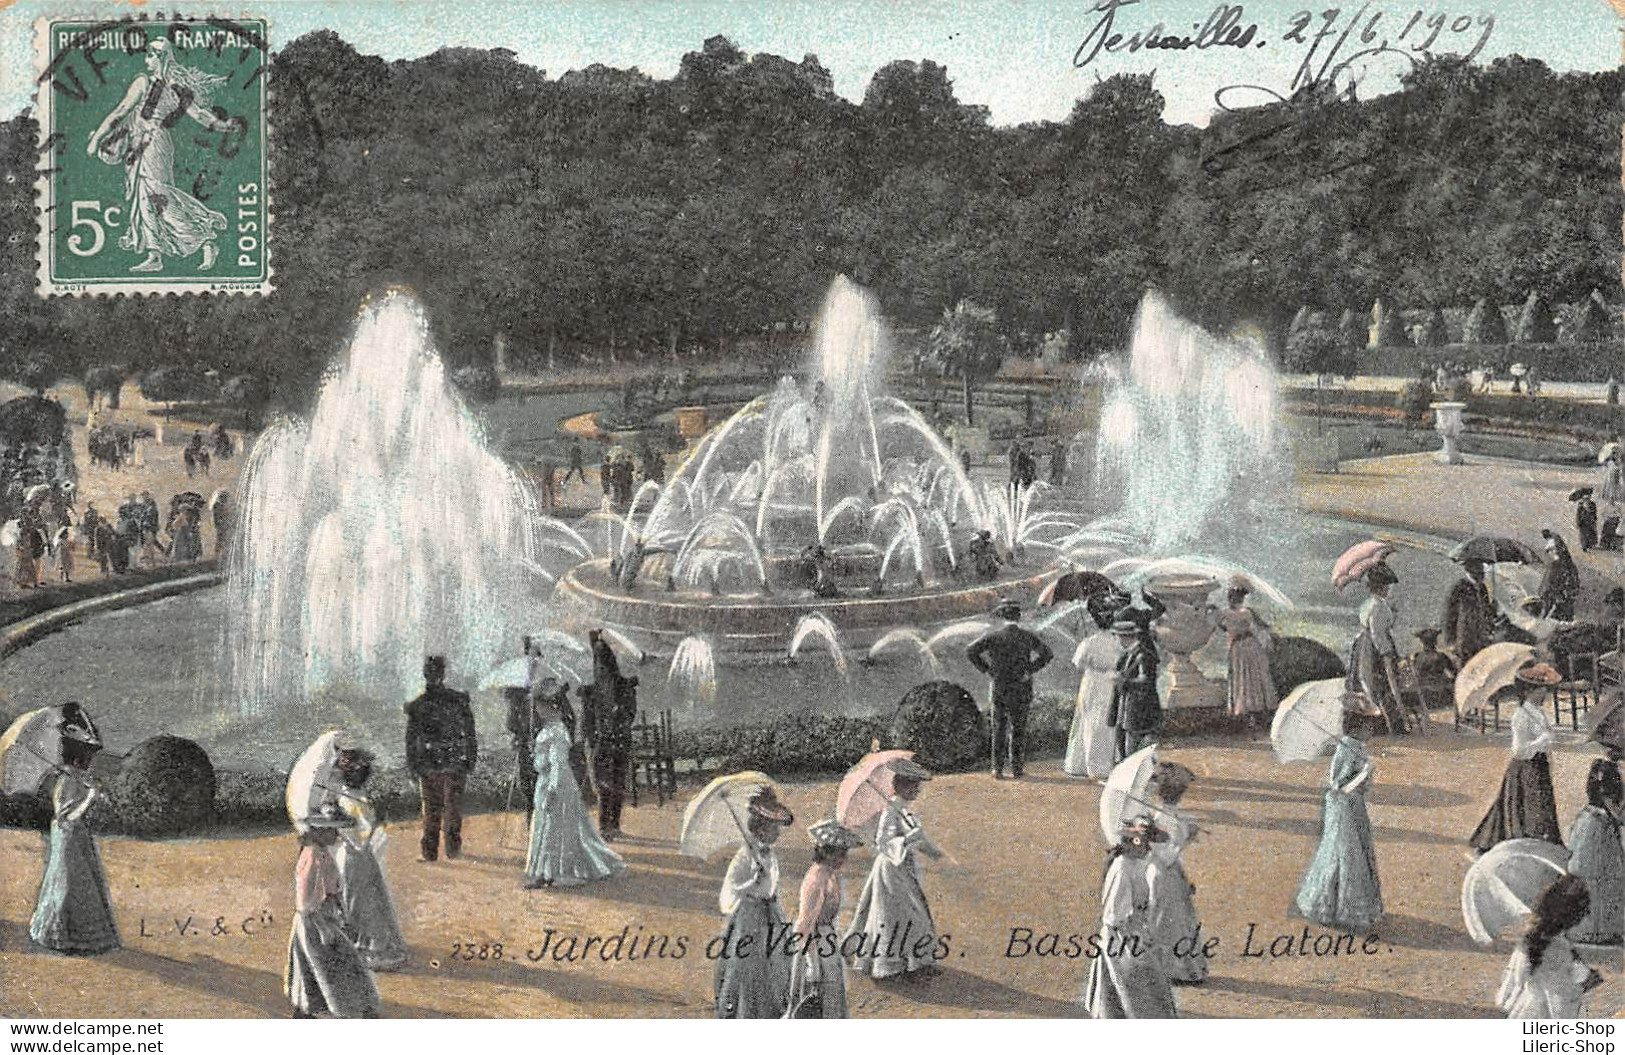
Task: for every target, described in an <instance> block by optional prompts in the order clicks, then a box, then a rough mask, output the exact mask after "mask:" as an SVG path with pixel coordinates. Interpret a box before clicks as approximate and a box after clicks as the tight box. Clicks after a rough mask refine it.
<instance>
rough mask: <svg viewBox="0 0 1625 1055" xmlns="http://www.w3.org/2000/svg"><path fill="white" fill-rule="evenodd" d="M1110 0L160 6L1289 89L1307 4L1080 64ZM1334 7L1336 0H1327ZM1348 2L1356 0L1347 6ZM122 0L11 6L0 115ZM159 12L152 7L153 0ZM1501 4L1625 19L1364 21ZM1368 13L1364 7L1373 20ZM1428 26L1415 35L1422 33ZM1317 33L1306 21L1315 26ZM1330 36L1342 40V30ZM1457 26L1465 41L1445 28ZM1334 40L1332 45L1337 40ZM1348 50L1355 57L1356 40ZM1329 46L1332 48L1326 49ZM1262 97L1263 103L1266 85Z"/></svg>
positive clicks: (1604, 47)
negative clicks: (58, 38)
mask: <svg viewBox="0 0 1625 1055" xmlns="http://www.w3.org/2000/svg"><path fill="white" fill-rule="evenodd" d="M1097 2H1098V0H1070V2H1066V0H999V2H994V0H961V2H959V3H947V2H941V0H822V2H818V0H682V2H679V0H670V2H662V0H543V2H535V3H518V2H509V3H503V2H492V0H486V2H466V0H465V2H456V0H399V2H386V0H370V2H359V0H349V2H334V0H320V2H317V0H270V2H261V3H255V2H252V0H247V2H244V0H234V2H233V3H231V4H229V5H221V4H219V3H214V2H211V3H205V4H201V5H199V4H189V3H185V2H180V3H177V2H174V0H170V2H166V3H164V4H163V5H162V10H164V11H166V12H169V11H179V12H183V13H184V12H187V11H197V12H199V13H203V12H210V13H219V12H220V11H222V10H223V9H224V8H226V7H229V8H231V9H232V10H233V11H239V12H242V13H247V14H256V15H258V14H262V13H263V14H265V15H267V16H268V17H269V18H270V19H271V25H272V42H273V47H280V46H281V45H282V44H286V43H287V42H288V41H290V40H292V39H294V38H295V37H297V36H299V35H300V34H303V33H306V32H308V31H310V30H312V29H319V28H324V27H326V28H331V29H334V30H336V31H337V32H338V33H339V34H340V35H341V36H343V37H344V38H345V39H346V40H348V41H349V42H350V43H352V44H354V45H355V46H356V47H357V48H358V49H359V50H360V51H362V52H363V53H367V54H376V55H382V56H383V57H385V58H387V59H401V58H415V57H417V56H420V55H425V54H428V53H430V52H432V51H435V50H436V49H438V48H441V47H445V46H448V45H452V46H466V47H506V48H511V49H513V50H514V51H516V52H518V54H519V57H520V59H521V60H523V61H525V62H527V63H530V64H532V65H535V66H538V67H540V68H542V69H545V70H546V71H547V73H548V76H550V77H558V76H559V75H560V74H563V73H564V72H566V71H567V70H571V69H577V68H580V67H582V66H586V65H589V64H591V63H594V62H602V63H605V64H607V65H610V66H622V67H624V66H637V67H638V68H639V69H642V70H643V71H644V72H646V73H649V74H652V75H654V76H657V77H669V76H671V75H672V74H673V73H675V72H676V70H677V64H678V62H679V60H680V59H681V58H682V56H683V54H684V53H685V52H687V51H694V50H698V49H699V47H700V44H701V42H702V41H703V40H704V39H705V38H706V37H709V36H712V35H714V34H717V33H721V34H723V35H725V36H727V37H729V38H730V39H731V40H733V42H734V43H735V44H736V45H738V46H739V47H740V48H742V49H743V50H745V51H746V52H770V53H773V54H778V55H783V56H785V57H786V58H790V59H792V60H799V59H800V58H801V57H802V55H803V54H805V53H808V52H812V53H815V54H817V55H818V57H819V59H820V60H821V61H822V62H823V64H824V65H825V66H826V67H828V68H829V70H830V71H831V73H832V74H833V75H834V77H835V88H836V90H837V91H838V92H839V93H840V94H842V95H844V96H846V97H847V98H851V99H859V98H861V97H862V94H863V89H864V87H865V86H866V85H867V84H868V82H869V78H870V77H871V76H872V75H873V74H874V72H875V70H877V69H878V68H880V67H881V66H883V65H884V64H885V63H887V62H889V61H891V60H893V59H923V58H929V59H933V60H935V61H937V62H940V63H943V64H945V65H946V66H947V67H948V73H949V76H950V77H951V78H952V79H953V81H954V83H955V89H956V91H957V93H958V95H959V98H960V99H961V100H963V101H965V102H971V103H980V104H982V105H985V106H987V107H989V108H990V109H991V111H992V115H993V120H994V122H995V123H997V124H1014V123H1018V122H1022V121H1030V120H1059V119H1061V118H1063V117H1065V116H1066V114H1067V113H1068V111H1070V109H1071V107H1072V103H1073V101H1074V100H1076V99H1077V98H1078V97H1079V96H1081V95H1083V94H1085V93H1086V92H1087V90H1088V86H1089V85H1090V84H1091V83H1093V81H1094V79H1095V76H1096V75H1097V73H1098V74H1099V75H1106V74H1110V73H1113V72H1118V71H1130V72H1144V71H1147V70H1151V69H1155V70H1156V71H1157V84H1158V86H1159V87H1160V88H1161V90H1162V92H1163V94H1164V95H1165V96H1167V98H1168V117H1169V119H1170V120H1173V121H1190V122H1196V123H1201V122H1203V121H1205V120H1206V118H1207V115H1208V114H1209V113H1210V112H1211V110H1212V107H1213V96H1214V92H1215V91H1216V90H1217V89H1219V88H1221V87H1223V86H1225V85H1230V84H1237V83H1248V84H1260V85H1264V86H1266V87H1269V88H1272V89H1274V90H1277V91H1280V92H1282V93H1285V92H1286V91H1287V90H1288V89H1289V86H1290V85H1291V83H1292V80H1293V75H1294V72H1295V71H1296V70H1297V69H1298V65H1299V63H1300V62H1301V61H1302V59H1303V58H1304V54H1305V52H1306V51H1307V45H1306V44H1297V43H1293V42H1289V41H1286V40H1284V39H1283V38H1284V37H1285V35H1286V32H1287V30H1288V28H1289V26H1290V24H1291V16H1292V15H1293V13H1294V12H1296V11H1299V10H1301V9H1302V7H1303V6H1305V4H1304V0H1254V2H1251V3H1246V4H1245V15H1244V19H1243V23H1242V24H1243V26H1245V25H1247V24H1249V23H1256V24H1257V25H1258V39H1262V40H1264V41H1265V46H1264V47H1256V46H1254V47H1248V48H1246V49H1244V50H1238V49H1235V48H1228V47H1219V48H1212V49H1209V50H1206V51H1195V50H1191V51H1140V52H1137V53H1134V54H1128V53H1126V52H1122V53H1118V54H1104V53H1103V54H1101V55H1100V56H1099V57H1098V58H1097V59H1096V60H1095V61H1094V62H1093V63H1092V64H1091V65H1090V66H1089V67H1088V68H1086V69H1082V70H1079V69H1074V68H1073V65H1072V63H1073V56H1074V53H1075V52H1076V51H1077V49H1078V46H1079V45H1080V44H1081V43H1082V42H1083V41H1084V39H1085V37H1087V36H1088V34H1089V31H1090V29H1091V28H1092V27H1093V26H1094V25H1095V23H1097V22H1098V21H1099V20H1100V18H1101V15H1100V14H1099V13H1097V12H1095V11H1094V10H1093V8H1094V7H1095V6H1096V3H1097ZM1214 6H1215V5H1214V3H1213V2H1212V0H1137V2H1135V3H1134V4H1133V6H1128V7H1124V8H1122V9H1121V10H1120V11H1119V12H1118V13H1117V16H1116V28H1117V30H1118V31H1119V32H1122V33H1124V34H1128V33H1132V32H1136V31H1141V30H1145V29H1148V28H1149V27H1151V26H1152V25H1153V24H1155V23H1156V22H1158V21H1161V22H1163V23H1165V24H1166V25H1167V26H1168V27H1169V29H1170V30H1172V31H1173V32H1176V33H1179V32H1182V33H1187V34H1188V33H1192V32H1194V29H1193V28H1192V27H1193V24H1194V23H1198V22H1202V21H1204V20H1206V19H1207V17H1208V15H1209V14H1210V13H1211V12H1212V11H1213V9H1214ZM1314 6H1315V9H1316V10H1317V11H1319V10H1323V9H1324V8H1326V7H1327V6H1329V4H1325V3H1317V4H1316V5H1314ZM1343 6H1344V8H1345V9H1346V10H1347V11H1349V12H1350V16H1352V14H1353V13H1354V12H1355V11H1358V10H1359V8H1360V5H1359V4H1356V3H1352V2H1350V3H1345V4H1344V5H1343ZM107 9H113V10H124V8H123V6H122V5H115V4H109V3H100V4H96V3H91V2H88V0H62V2H53V0H21V2H19V3H16V4H14V5H13V6H11V7H9V8H6V9H5V10H0V115H4V116H6V117H9V116H11V115H13V114H15V113H17V112H18V111H19V110H21V109H22V108H23V107H24V106H27V105H29V103H30V101H31V99H32V97H33V75H32V72H31V71H32V70H33V69H34V55H33V49H34V45H33V23H34V21H35V20H36V19H37V18H39V17H40V16H41V15H46V14H51V13H53V12H55V13H61V14H63V15H83V14H85V13H86V11H87V10H95V11H96V13H97V14H98V15H99V14H101V13H102V12H103V11H104V10H107ZM155 9H156V8H149V10H155ZM1417 10H1421V11H1422V12H1423V13H1424V14H1423V18H1424V19H1426V18H1427V17H1429V16H1432V15H1434V14H1438V13H1443V14H1445V15H1446V16H1447V17H1448V18H1449V19H1450V20H1451V21H1454V20H1455V19H1456V18H1457V17H1458V16H1462V15H1470V16H1479V15H1483V14H1493V15H1494V16H1495V18H1496V25H1495V26H1494V27H1493V30H1492V32H1491V34H1490V38H1489V41H1488V44H1487V46H1486V47H1485V49H1484V51H1483V52H1482V54H1481V55H1480V60H1481V61H1487V60H1488V59H1491V58H1494V57H1497V56H1501V55H1508V54H1521V55H1524V56H1527V57H1530V58H1539V59H1542V60H1544V61H1545V62H1546V63H1548V64H1549V65H1551V66H1552V67H1553V68H1555V69H1558V70H1604V69H1609V68H1612V67H1613V66H1615V65H1617V64H1618V63H1619V61H1620V29H1619V27H1620V22H1619V20H1618V18H1617V16H1616V15H1615V14H1614V13H1613V12H1612V10H1611V9H1610V8H1609V6H1608V4H1607V3H1606V2H1605V0H1563V2H1561V3H1551V2H1543V0H1478V2H1477V4H1476V6H1466V5H1463V6H1460V7H1451V6H1439V5H1438V4H1435V3H1432V2H1430V0H1424V2H1421V3H1418V2H1414V0H1413V2H1410V3H1404V2H1390V3H1372V4H1370V5H1368V7H1367V15H1366V18H1367V19H1369V17H1370V14H1371V13H1373V12H1381V13H1382V19H1381V20H1380V22H1379V25H1378V27H1377V28H1378V30H1379V36H1382V35H1391V36H1397V35H1398V33H1399V31H1400V30H1401V29H1403V28H1404V26H1405V24H1406V22H1407V21H1409V20H1410V18H1411V16H1412V14H1413V13H1415V12H1416V11H1417ZM1364 24H1365V20H1362V22H1361V25H1362V26H1363V25H1364ZM1427 32H1428V31H1427V29H1426V25H1425V22H1424V23H1420V24H1418V25H1417V26H1416V27H1415V28H1414V29H1413V31H1412V34H1411V35H1410V36H1409V37H1408V38H1407V41H1406V43H1413V42H1416V41H1417V38H1418V37H1423V38H1425V35H1426V33H1427ZM1479 32H1480V30H1479V28H1478V27H1477V26H1474V27H1472V28H1471V29H1469V30H1468V31H1465V32H1463V33H1462V34H1460V35H1453V34H1452V33H1451V32H1450V31H1449V29H1448V28H1446V29H1445V30H1444V32H1443V33H1442V34H1441V36H1440V38H1439V42H1438V43H1436V44H1435V45H1434V50H1436V51H1458V50H1460V51H1464V50H1466V49H1468V48H1470V47H1471V46H1472V43H1473V42H1474V41H1476V39H1477V38H1478V35H1479ZM1305 36H1306V37H1312V33H1311V34H1305ZM1333 39H1334V40H1335V37H1334V38H1333ZM1452 40H1459V41H1462V42H1461V43H1459V44H1450V43H1447V42H1448V41H1452ZM1330 43H1331V42H1330V41H1328V42H1327V43H1326V44H1323V45H1321V47H1322V48H1323V49H1325V48H1327V47H1329V46H1330ZM1353 50H1354V49H1353V48H1352V47H1346V48H1345V51H1344V54H1345V55H1346V54H1348V53H1349V52H1352V51H1353ZM1323 53H1324V52H1323ZM1395 69H1397V66H1396V64H1395V63H1393V62H1385V63H1382V64H1380V65H1378V66H1376V67H1374V68H1373V72H1372V73H1371V75H1370V78H1369V79H1368V80H1367V81H1366V83H1365V84H1364V86H1363V92H1362V94H1374V93H1375V91H1376V90H1386V89H1388V88H1390V87H1392V85H1393V75H1392V72H1391V71H1393V70H1395ZM1250 101H1258V100H1257V99H1256V98H1254V99H1252V100H1250Z"/></svg>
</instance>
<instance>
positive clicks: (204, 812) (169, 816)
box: [108, 736, 215, 835]
mask: <svg viewBox="0 0 1625 1055" xmlns="http://www.w3.org/2000/svg"><path fill="white" fill-rule="evenodd" d="M214 792H215V775H214V765H213V764H212V763H211V762H210V761H209V756H208V754H207V753H206V752H205V751H204V750H203V748H201V747H199V746H198V745H197V744H195V743H193V742H192V741H190V740H183V739H181V738H180V737H178V736H155V737H153V738H152V739H151V740H146V741H143V742H142V743H141V745H140V746H138V747H137V748H136V749H135V750H134V751H131V752H130V754H129V757H127V758H126V759H125V760H124V766H123V768H121V769H120V770H119V774H118V776H117V777H116V778H115V779H114V780H113V782H112V784H111V786H110V787H109V788H108V793H109V797H110V798H111V799H112V802H113V807H114V810H115V812H116V814H117V817H118V825H119V827H120V828H122V829H123V830H125V831H127V832H130V833H131V834H133V835H179V834H182V833H185V832H191V831H196V830H197V829H198V828H200V827H202V826H203V825H205V824H207V823H208V822H209V821H210V820H212V819H213V817H214Z"/></svg>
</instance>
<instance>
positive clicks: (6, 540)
mask: <svg viewBox="0 0 1625 1055" xmlns="http://www.w3.org/2000/svg"><path fill="white" fill-rule="evenodd" d="M22 537H23V522H22V521H20V520H8V521H6V522H5V525H4V526H0V546H15V545H16V544H17V540H18V539H20V538H22Z"/></svg>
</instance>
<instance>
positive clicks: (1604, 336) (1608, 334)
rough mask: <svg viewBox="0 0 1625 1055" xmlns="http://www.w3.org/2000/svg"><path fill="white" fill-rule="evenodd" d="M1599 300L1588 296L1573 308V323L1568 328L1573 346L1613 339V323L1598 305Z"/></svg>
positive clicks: (1597, 297)
mask: <svg viewBox="0 0 1625 1055" xmlns="http://www.w3.org/2000/svg"><path fill="white" fill-rule="evenodd" d="M1601 299H1602V298H1601V297H1600V296H1596V295H1593V296H1589V297H1587V298H1586V299H1585V300H1582V301H1581V302H1580V303H1579V304H1578V305H1577V306H1576V307H1575V309H1574V322H1573V325H1572V326H1570V327H1569V339H1570V340H1571V341H1573V342H1574V343H1575V344H1590V343H1591V342H1593V341H1606V340H1609V339H1610V338H1612V337H1613V335H1614V326H1613V322H1612V321H1611V320H1610V319H1609V318H1608V312H1607V310H1606V309H1605V308H1604V307H1603V305H1602V304H1601V303H1600V301H1601Z"/></svg>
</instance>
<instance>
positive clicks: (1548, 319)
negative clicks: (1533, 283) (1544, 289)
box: [1517, 290, 1557, 344]
mask: <svg viewBox="0 0 1625 1055" xmlns="http://www.w3.org/2000/svg"><path fill="white" fill-rule="evenodd" d="M1517 339H1518V343H1519V344H1551V343H1552V342H1553V341H1555V340H1557V328H1556V327H1555V326H1554V325H1552V306H1551V305H1550V304H1548V303H1546V298H1545V297H1543V296H1541V295H1540V293H1539V291H1537V290H1530V291H1529V297H1528V299H1527V300H1525V301H1524V302H1523V310H1521V311H1520V312H1519V313H1518V332H1517Z"/></svg>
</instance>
